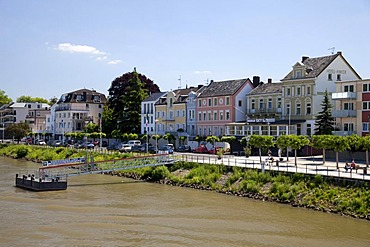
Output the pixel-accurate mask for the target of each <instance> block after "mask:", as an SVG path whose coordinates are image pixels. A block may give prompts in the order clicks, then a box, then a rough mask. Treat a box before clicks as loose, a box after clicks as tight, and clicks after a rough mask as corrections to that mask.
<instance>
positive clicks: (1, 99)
mask: <svg viewBox="0 0 370 247" xmlns="http://www.w3.org/2000/svg"><path fill="white" fill-rule="evenodd" d="M12 101H13V100H12V99H11V98H9V97H8V95H6V94H5V91H3V90H0V106H2V105H6V104H9V103H11V102H12Z"/></svg>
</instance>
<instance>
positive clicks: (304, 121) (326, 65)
mask: <svg viewBox="0 0 370 247" xmlns="http://www.w3.org/2000/svg"><path fill="white" fill-rule="evenodd" d="M325 91H327V92H328V93H329V98H330V99H331V102H332V105H333V111H332V114H333V116H334V117H335V129H336V131H335V132H334V134H336V135H348V134H352V133H356V134H359V135H366V134H368V133H369V128H370V126H369V122H370V80H362V79H361V77H360V76H359V75H358V74H357V72H356V71H355V70H354V69H353V68H352V66H351V65H350V64H349V63H348V62H347V61H346V59H345V58H344V57H343V55H342V53H341V52H337V53H336V54H331V55H329V56H322V57H315V58H310V57H306V56H304V57H302V59H301V61H298V62H296V63H295V64H294V65H293V66H292V69H291V70H290V72H289V73H288V74H287V75H286V76H285V77H284V78H283V79H281V80H280V81H279V82H272V79H268V82H267V83H263V82H260V78H259V77H258V76H254V77H253V80H252V81H251V80H250V79H248V78H247V79H240V80H227V81H211V83H210V84H209V85H206V86H198V87H191V88H186V89H178V90H173V91H171V92H163V93H157V94H152V95H151V96H149V97H148V98H147V99H146V100H144V101H143V102H142V112H141V116H142V128H141V131H142V133H149V134H164V133H173V134H175V135H187V136H188V137H190V139H191V137H194V136H196V135H200V136H208V135H216V136H222V135H234V136H237V137H242V136H248V135H251V134H258V135H272V136H279V135H282V134H297V135H301V134H302V135H312V134H314V129H315V119H316V116H317V113H318V112H320V111H322V105H321V104H322V100H323V98H324V94H325Z"/></svg>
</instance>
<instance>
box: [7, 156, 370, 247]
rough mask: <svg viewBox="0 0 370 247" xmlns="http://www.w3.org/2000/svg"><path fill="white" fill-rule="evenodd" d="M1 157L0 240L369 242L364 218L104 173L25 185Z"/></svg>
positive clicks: (14, 164) (15, 163)
mask: <svg viewBox="0 0 370 247" xmlns="http://www.w3.org/2000/svg"><path fill="white" fill-rule="evenodd" d="M38 167H39V164H35V163H32V162H26V161H19V160H13V159H10V158H3V157H0V208H1V210H0V246H336V247H337V246H357V247H358V246H370V222H369V221H365V220H359V219H354V218H351V217H344V216H340V215H335V214H328V213H323V212H316V211H313V210H307V209H303V208H293V207H291V206H289V205H284V204H277V203H271V202H262V201H257V200H253V199H248V198H241V197H234V196H228V195H224V194H219V193H216V192H209V191H198V190H193V189H188V188H180V187H171V186H168V185H160V184H152V183H146V182H140V181H134V180H131V179H126V178H120V177H114V176H109V175H85V176H80V177H71V178H69V180H68V189H67V190H65V191H56V192H55V191H54V192H31V191H27V190H23V189H19V188H16V187H14V180H15V174H16V173H19V171H20V170H24V169H29V170H32V169H33V170H35V169H37V168H38Z"/></svg>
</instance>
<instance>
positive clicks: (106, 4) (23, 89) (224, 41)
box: [0, 0, 370, 100]
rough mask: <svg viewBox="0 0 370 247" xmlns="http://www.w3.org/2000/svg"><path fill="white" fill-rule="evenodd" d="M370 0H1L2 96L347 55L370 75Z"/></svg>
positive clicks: (285, 66)
mask: <svg viewBox="0 0 370 247" xmlns="http://www.w3.org/2000/svg"><path fill="white" fill-rule="evenodd" d="M369 39H370V1H369V0H351V1H350V0H337V1H325V0H321V1H317V0H311V1H294V0H285V1H284V0H282V1H276V0H271V1H270V0H259V1H257V0H256V1H252V0H228V1H221V0H187V1H180V0H167V1H165V0H135V1H132V0H130V1H128V0H127V1H126V0H117V1H113V0H104V1H97V0H88V1H87V0H86V1H81V0H72V1H69V0H68V1H63V0H58V1H55V0H44V1H41V0H37V1H35V0H23V1H21V0H0V68H1V69H0V90H3V91H5V93H6V94H7V95H8V96H9V97H11V98H12V99H13V100H16V98H18V97H20V96H22V95H29V96H32V97H43V98H46V99H50V98H52V97H54V96H55V97H57V98H59V97H60V96H61V94H63V93H65V92H70V91H73V90H76V89H81V88H89V89H92V88H93V89H96V90H97V91H99V92H101V93H104V94H106V95H108V89H109V87H110V85H111V82H112V81H113V80H114V79H115V78H116V77H119V76H121V75H122V74H125V73H127V72H131V71H133V69H134V67H136V68H137V71H138V72H139V73H141V74H144V75H145V76H147V77H148V78H150V79H152V80H153V81H154V83H156V84H157V85H158V86H159V87H160V89H161V90H162V91H168V90H171V89H176V88H178V87H179V86H180V80H179V78H180V76H181V86H182V87H185V86H186V85H188V86H192V85H198V84H206V83H207V80H211V79H213V80H227V79H238V78H248V77H249V78H252V77H253V76H255V75H259V76H260V77H261V79H262V80H263V81H267V78H273V81H274V82H275V81H279V80H280V79H282V78H283V77H284V76H285V75H286V74H287V73H288V72H289V71H290V69H291V68H292V67H291V66H292V65H294V64H295V63H296V62H297V61H300V59H301V57H302V56H310V57H317V56H325V55H329V54H330V53H331V52H332V50H329V48H331V47H335V51H334V52H337V51H342V52H343V55H344V57H345V58H346V59H347V61H348V62H349V63H350V64H351V65H352V67H353V68H354V69H355V70H356V71H357V73H358V74H359V75H360V76H361V77H362V78H370V42H369Z"/></svg>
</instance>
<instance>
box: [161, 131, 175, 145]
mask: <svg viewBox="0 0 370 247" xmlns="http://www.w3.org/2000/svg"><path fill="white" fill-rule="evenodd" d="M162 139H163V140H166V141H167V143H171V142H172V141H174V140H176V137H175V136H174V135H172V134H171V133H166V134H164V135H163V136H162Z"/></svg>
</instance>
